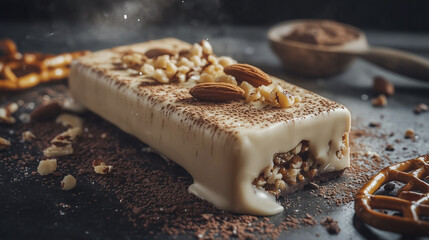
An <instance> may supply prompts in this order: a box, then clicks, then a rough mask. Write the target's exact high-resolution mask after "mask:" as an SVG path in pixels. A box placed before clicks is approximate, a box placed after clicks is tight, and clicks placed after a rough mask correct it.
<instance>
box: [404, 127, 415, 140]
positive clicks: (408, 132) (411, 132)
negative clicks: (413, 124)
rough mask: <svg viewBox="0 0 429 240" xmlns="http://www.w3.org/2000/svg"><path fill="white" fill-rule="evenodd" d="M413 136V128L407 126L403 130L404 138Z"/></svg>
mask: <svg viewBox="0 0 429 240" xmlns="http://www.w3.org/2000/svg"><path fill="white" fill-rule="evenodd" d="M414 136H415V133H414V130H413V129H411V128H408V129H407V130H406V131H405V138H414Z"/></svg>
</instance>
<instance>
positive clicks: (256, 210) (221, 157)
mask: <svg viewBox="0 0 429 240" xmlns="http://www.w3.org/2000/svg"><path fill="white" fill-rule="evenodd" d="M189 46H190V45H189V44H188V43H185V42H182V41H179V40H177V39H171V38H170V39H161V40H156V41H150V42H146V43H141V44H135V45H129V46H123V47H117V48H114V49H109V50H103V51H100V52H96V53H93V54H90V55H88V56H84V57H82V58H79V59H78V60H76V61H74V62H73V64H72V68H71V74H70V80H69V86H70V90H71V93H72V95H73V97H74V98H75V99H76V100H77V101H79V102H81V103H82V104H83V105H85V106H86V107H87V108H89V109H90V110H91V111H93V112H95V113H97V114H98V115H100V116H101V117H103V118H105V119H106V120H108V121H110V122H112V123H113V124H115V125H116V126H118V127H119V128H121V129H122V130H123V131H125V132H127V133H129V134H132V135H134V136H136V137H137V138H139V139H140V140H141V141H143V142H145V143H147V144H148V145H150V146H151V147H152V148H154V149H156V150H157V151H159V152H160V153H162V154H163V155H165V156H166V157H168V158H169V159H171V160H173V161H175V162H176V163H177V164H179V165H181V166H182V167H183V168H185V169H186V170H187V171H188V172H189V173H190V174H191V175H192V177H193V178H194V183H193V184H192V185H191V186H190V187H189V191H190V192H192V193H193V194H195V195H197V196H199V197H201V198H203V199H206V200H207V201H209V202H211V203H213V204H214V205H215V206H216V207H217V208H219V209H223V210H230V211H234V212H238V213H248V214H255V215H273V214H277V213H279V212H281V211H282V210H283V207H282V206H281V205H279V204H278V203H276V202H275V200H274V198H273V197H272V196H271V195H269V194H266V193H265V192H263V191H260V190H257V189H256V188H255V187H254V186H253V184H252V181H253V180H254V179H255V178H256V177H257V176H258V175H259V173H260V172H261V171H262V170H263V169H264V168H266V167H267V166H272V165H273V162H272V159H273V155H274V154H275V153H279V152H287V151H289V150H291V149H293V148H294V147H295V146H296V145H297V144H298V143H300V142H301V141H302V140H307V141H309V144H310V154H311V155H312V156H313V157H314V158H315V159H316V161H317V162H318V163H320V164H321V165H322V167H321V169H322V170H321V172H328V171H334V170H342V169H344V168H346V167H349V151H348V146H347V153H346V154H345V155H344V156H343V157H342V159H338V158H337V156H336V152H337V151H338V150H339V149H340V146H341V144H342V137H343V135H344V133H346V132H349V131H350V112H349V111H348V110H347V109H346V108H345V107H343V106H342V105H340V104H338V103H335V102H333V101H330V100H328V99H326V98H323V97H321V96H319V95H317V94H315V93H312V92H310V91H307V90H304V89H302V88H299V87H297V86H295V85H292V84H289V83H287V82H284V81H282V80H279V79H277V78H274V77H273V78H272V80H273V82H274V83H278V84H280V85H281V86H282V87H283V88H285V89H287V90H288V91H289V92H291V93H293V94H295V95H299V96H301V98H302V102H300V103H297V104H294V105H293V106H292V107H290V108H277V107H271V106H268V105H266V104H264V103H259V102H256V103H253V102H252V103H246V102H244V101H237V102H228V103H208V102H200V101H197V100H195V99H193V98H192V97H191V95H190V94H189V93H188V91H189V89H190V88H191V87H192V86H194V85H195V84H196V83H195V82H187V83H184V84H158V83H155V81H154V80H152V79H147V78H145V77H142V76H139V75H135V74H134V75H133V74H132V73H130V72H128V71H126V70H124V69H119V68H118V67H117V66H118V65H119V63H120V62H121V60H120V56H121V54H122V52H124V51H130V50H132V51H137V52H145V51H146V50H149V49H151V48H154V47H162V48H168V49H171V50H174V51H179V50H181V49H187V48H189Z"/></svg>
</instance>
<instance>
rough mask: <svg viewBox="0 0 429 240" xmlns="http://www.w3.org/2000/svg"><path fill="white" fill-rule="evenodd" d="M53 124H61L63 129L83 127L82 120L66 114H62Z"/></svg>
mask: <svg viewBox="0 0 429 240" xmlns="http://www.w3.org/2000/svg"><path fill="white" fill-rule="evenodd" d="M55 122H56V123H61V124H62V125H63V126H64V127H72V128H74V127H80V128H81V127H82V126H83V119H82V118H80V117H78V116H75V115H71V114H67V113H63V114H61V115H60V116H58V117H57V119H56V120H55Z"/></svg>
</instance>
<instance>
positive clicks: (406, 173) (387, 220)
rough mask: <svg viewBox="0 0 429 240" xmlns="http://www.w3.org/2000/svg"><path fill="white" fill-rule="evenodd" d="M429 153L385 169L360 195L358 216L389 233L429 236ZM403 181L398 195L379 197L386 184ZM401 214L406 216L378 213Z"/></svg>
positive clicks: (358, 197) (357, 195)
mask: <svg viewBox="0 0 429 240" xmlns="http://www.w3.org/2000/svg"><path fill="white" fill-rule="evenodd" d="M428 176H429V154H426V155H424V156H421V157H418V158H415V159H411V160H408V161H405V162H401V163H398V164H394V165H391V166H389V167H386V168H384V169H383V170H381V171H380V172H379V173H378V174H377V175H375V176H374V177H373V178H371V180H369V182H368V183H366V184H365V186H363V187H362V189H360V190H359V192H358V193H357V194H356V200H355V211H356V215H357V216H358V217H359V218H361V219H362V220H364V221H365V222H366V223H367V224H369V225H371V226H373V227H375V228H379V229H382V230H386V231H391V232H396V233H401V234H413V235H429V221H428V220H427V219H426V220H424V219H422V217H426V218H427V217H429V184H428V183H427V182H425V181H424V180H427V179H428ZM391 181H399V182H402V183H404V184H405V186H403V187H402V188H400V189H399V190H398V191H397V194H396V196H384V195H375V194H374V193H375V192H376V191H377V190H378V189H379V188H380V187H381V186H382V185H383V184H385V183H388V182H391ZM374 209H385V210H393V211H399V212H401V213H402V216H395V215H388V214H385V213H381V212H378V211H375V210H374Z"/></svg>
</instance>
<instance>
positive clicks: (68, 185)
mask: <svg viewBox="0 0 429 240" xmlns="http://www.w3.org/2000/svg"><path fill="white" fill-rule="evenodd" d="M75 187H76V178H74V177H73V176H72V175H70V174H69V175H67V176H65V177H64V179H63V180H62V181H61V189H62V190H65V191H69V190H72V189H73V188H75Z"/></svg>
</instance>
